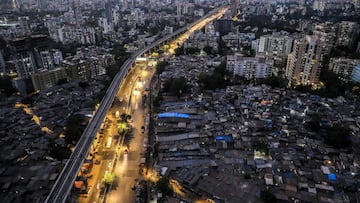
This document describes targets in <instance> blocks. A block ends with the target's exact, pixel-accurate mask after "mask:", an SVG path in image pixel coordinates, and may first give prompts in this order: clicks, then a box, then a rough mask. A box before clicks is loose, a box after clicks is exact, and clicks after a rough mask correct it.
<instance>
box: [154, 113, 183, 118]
mask: <svg viewBox="0 0 360 203" xmlns="http://www.w3.org/2000/svg"><path fill="white" fill-rule="evenodd" d="M158 116H159V118H190V115H189V114H185V113H177V112H166V113H159V115H158Z"/></svg>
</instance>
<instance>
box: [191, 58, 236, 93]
mask: <svg viewBox="0 0 360 203" xmlns="http://www.w3.org/2000/svg"><path fill="white" fill-rule="evenodd" d="M231 77H232V75H231V74H230V73H229V72H228V71H227V70H226V63H225V62H222V63H221V64H220V65H219V66H218V67H216V68H215V70H214V72H213V73H211V74H209V73H205V72H202V73H200V75H199V77H198V80H199V83H200V87H201V89H203V90H215V89H217V88H224V87H226V86H227V85H230V84H231V81H230V78H231Z"/></svg>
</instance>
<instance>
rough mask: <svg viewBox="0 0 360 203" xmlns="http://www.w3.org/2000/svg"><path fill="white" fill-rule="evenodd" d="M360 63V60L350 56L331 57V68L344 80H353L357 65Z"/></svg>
mask: <svg viewBox="0 0 360 203" xmlns="http://www.w3.org/2000/svg"><path fill="white" fill-rule="evenodd" d="M358 64H360V60H356V59H348V58H331V59H330V63H329V70H331V71H332V72H334V73H335V74H336V75H338V77H339V78H340V79H342V80H344V81H349V80H351V77H352V75H353V71H354V69H355V67H356V66H357V65H358Z"/></svg>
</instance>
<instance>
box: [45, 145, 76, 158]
mask: <svg viewBox="0 0 360 203" xmlns="http://www.w3.org/2000/svg"><path fill="white" fill-rule="evenodd" d="M49 148H50V156H51V157H53V158H55V159H57V160H59V161H62V160H64V159H67V158H69V157H70V155H71V150H70V149H69V148H67V147H65V146H59V145H57V144H55V143H51V144H49Z"/></svg>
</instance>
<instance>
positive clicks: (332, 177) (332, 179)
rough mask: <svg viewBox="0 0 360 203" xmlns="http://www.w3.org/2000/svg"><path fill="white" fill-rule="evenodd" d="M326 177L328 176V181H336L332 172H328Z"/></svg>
mask: <svg viewBox="0 0 360 203" xmlns="http://www.w3.org/2000/svg"><path fill="white" fill-rule="evenodd" d="M328 178H329V180H330V181H336V175H335V174H333V173H329V174H328Z"/></svg>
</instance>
